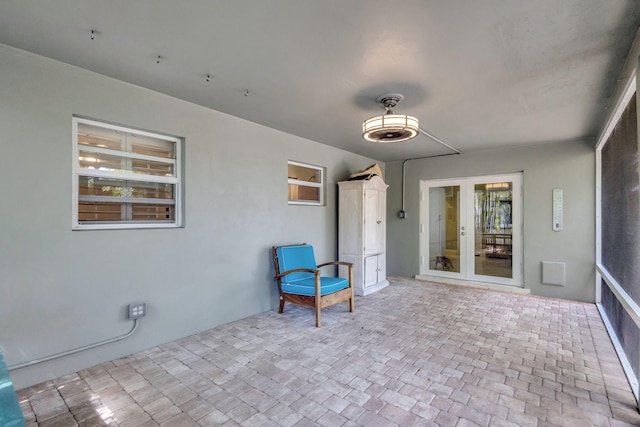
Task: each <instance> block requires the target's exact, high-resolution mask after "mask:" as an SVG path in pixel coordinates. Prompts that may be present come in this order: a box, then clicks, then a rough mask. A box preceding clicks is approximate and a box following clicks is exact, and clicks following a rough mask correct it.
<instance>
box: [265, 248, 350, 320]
mask: <svg viewBox="0 0 640 427" xmlns="http://www.w3.org/2000/svg"><path fill="white" fill-rule="evenodd" d="M273 262H274V264H275V267H276V277H275V280H276V281H277V283H278V290H279V291H280V308H279V310H278V313H282V312H283V311H284V303H285V302H292V303H294V304H300V305H304V306H307V307H313V308H315V311H316V326H317V327H320V314H321V310H322V309H323V308H325V307H328V306H330V305H333V304H337V303H339V302H343V301H349V311H353V309H354V306H353V286H352V282H353V264H351V263H350V262H341V261H332V262H327V263H324V264H320V265H317V264H316V258H315V255H314V253H313V246H309V245H304V244H303V245H291V246H274V247H273ZM326 265H344V266H347V267H348V277H347V278H341V277H328V276H321V275H320V270H319V269H320V267H324V266H326Z"/></svg>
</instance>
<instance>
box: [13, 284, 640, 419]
mask: <svg viewBox="0 0 640 427" xmlns="http://www.w3.org/2000/svg"><path fill="white" fill-rule="evenodd" d="M313 319H314V316H313V313H312V311H311V309H309V308H305V307H299V306H295V305H292V304H287V305H286V306H285V312H284V314H277V313H276V312H275V311H270V312H266V313H262V314H258V315H255V316H251V317H248V318H246V319H243V320H240V321H236V322H233V323H230V324H227V325H223V326H219V327H216V328H213V329H210V330H207V331H204V332H202V333H198V334H196V335H192V336H189V337H186V338H183V339H180V340H178V341H175V342H172V343H169V344H165V345H161V346H158V347H154V348H151V349H149V350H146V351H142V352H139V353H136V354H133V355H131V356H128V357H124V358H121V359H117V360H113V361H111V362H106V363H103V364H100V365H98V366H94V367H92V368H89V369H85V370H82V371H80V372H77V373H74V374H70V375H66V376H64V377H61V378H58V379H55V380H52V381H47V382H45V383H42V384H38V385H35V386H32V387H29V388H26V389H23V390H20V391H18V397H19V400H20V404H21V406H22V410H23V413H24V415H25V419H26V421H27V425H28V426H36V425H38V426H42V427H58V426H65V427H66V426H75V425H80V426H103V425H108V426H171V427H182V426H185V427H186V426H263V427H266V426H330V427H334V426H366V427H376V426H396V425H398V426H436V425H438V426H476V425H479V426H579V427H585V426H591V425H597V426H611V427H616V426H625V425H640V415H638V412H637V410H636V402H635V400H634V397H633V394H632V392H631V389H630V387H629V384H628V382H627V380H626V378H625V376H624V374H623V371H622V368H621V365H620V362H619V361H618V358H617V356H616V354H615V352H614V349H613V346H612V344H611V341H610V339H609V337H608V335H607V333H606V330H605V328H604V325H603V323H602V320H601V319H600V316H599V314H598V311H597V309H596V307H595V305H593V304H586V303H580V302H574V301H566V300H558V299H552V298H544V297H536V296H530V295H523V294H515V293H507V292H496V291H490V290H479V289H474V288H467V287H459V286H452V285H442V284H434V283H429V282H423V281H417V280H413V279H405V278H391V285H390V286H389V287H387V288H385V289H383V290H381V291H379V292H377V293H375V294H372V295H368V296H366V297H358V298H357V299H356V310H355V312H354V313H350V312H349V311H348V307H347V304H346V303H345V304H338V305H335V306H332V307H329V308H327V309H325V310H323V320H322V321H323V323H322V327H321V328H316V327H315V326H314V320H313Z"/></svg>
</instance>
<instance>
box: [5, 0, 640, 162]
mask: <svg viewBox="0 0 640 427" xmlns="http://www.w3.org/2000/svg"><path fill="white" fill-rule="evenodd" d="M639 24H640V2H638V1H635V0H535V1H522V0H448V1H441V0H416V1H392V0H348V1H345V0H322V1H320V0H318V1H312V0H233V1H232V0H189V1H179V0H173V1H171V0H135V1H131V0H109V1H104V0H56V1H44V0H2V1H1V2H0V43H4V44H7V45H10V46H15V47H17V48H20V49H24V50H27V51H30V52H35V53H37V54H40V55H44V56H47V57H50V58H54V59H56V60H59V61H63V62H66V63H69V64H73V65H76V66H78V67H82V68H86V69H88V70H92V71H95V72H98V73H101V74H104V75H107V76H111V77H114V78H116V79H120V80H123V81H126V82H130V83H133V84H136V85H139V86H143V87H146V88H149V89H153V90H155V91H158V92H162V93H165V94H168V95H172V96H175V97H177V98H181V99H184V100H187V101H190V102H193V103H196V104H200V105H203V106H206V107H210V108H212V109H214V110H218V111H222V112H224V113H228V114H231V115H233V116H237V117H241V118H244V119H247V120H250V121H253V122H256V123H260V124H263V125H266V126H269V127H272V128H275V129H279V130H282V131H284V132H288V133H291V134H294V135H298V136H301V137H304V138H308V139H311V140H314V141H318V142H320V143H323V144H327V145H331V146H335V147H339V148H342V149H345V150H348V151H351V152H354V153H359V154H362V155H365V156H369V157H372V158H375V159H377V160H380V161H392V160H400V159H405V158H412V157H421V156H428V155H438V154H444V153H448V152H450V151H449V150H448V149H447V148H445V147H443V146H442V145H440V144H438V143H437V142H434V141H433V140H430V139H429V138H427V137H426V136H424V135H419V136H418V137H417V138H415V139H413V140H411V141H406V142H402V143H397V144H375V143H371V142H365V141H364V140H363V139H362V138H361V123H362V121H363V120H365V119H367V118H369V117H371V116H373V115H378V114H382V113H383V112H384V110H383V109H382V107H381V105H380V104H376V102H375V99H376V97H378V96H379V95H381V94H384V93H389V92H398V93H401V94H403V95H404V97H405V99H404V101H403V102H402V103H401V104H399V105H398V106H397V107H396V108H395V111H396V112H398V113H405V114H410V115H413V116H416V117H417V118H418V119H420V127H421V128H423V129H425V130H427V131H429V132H430V133H432V134H434V135H436V136H438V137H439V138H440V139H442V140H444V141H445V142H446V143H448V144H450V145H452V146H454V147H455V148H457V149H459V150H461V151H463V152H465V151H470V150H478V149H484V148H497V147H502V146H512V145H517V144H532V143H552V142H558V141H566V140H573V139H579V138H589V137H591V138H593V137H594V136H595V135H596V133H597V132H598V131H599V128H600V127H601V125H602V121H603V117H604V113H605V109H606V107H607V105H608V102H609V99H610V97H611V94H612V92H613V89H614V86H615V84H616V79H617V78H618V76H619V73H620V72H621V69H622V65H623V63H624V60H625V58H626V55H627V53H628V51H629V49H630V47H631V43H632V41H633V39H634V37H635V34H636V32H637V29H638V26H639ZM92 29H93V30H94V32H95V37H94V38H93V39H92V38H91V30H92ZM159 56H160V57H161V58H158V57H159ZM207 74H209V75H210V79H209V80H210V81H207V78H206V76H207ZM79 113H81V112H79Z"/></svg>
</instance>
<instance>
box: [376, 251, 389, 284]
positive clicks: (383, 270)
mask: <svg viewBox="0 0 640 427" xmlns="http://www.w3.org/2000/svg"><path fill="white" fill-rule="evenodd" d="M377 258H378V282H382V281H383V280H386V279H387V257H386V255H385V254H380V255H378V256H377Z"/></svg>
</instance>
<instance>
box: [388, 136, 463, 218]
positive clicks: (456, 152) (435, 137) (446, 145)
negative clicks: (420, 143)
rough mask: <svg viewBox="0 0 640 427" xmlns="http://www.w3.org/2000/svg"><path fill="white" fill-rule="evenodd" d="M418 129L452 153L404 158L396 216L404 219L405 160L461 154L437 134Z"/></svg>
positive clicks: (405, 215) (405, 213)
mask: <svg viewBox="0 0 640 427" xmlns="http://www.w3.org/2000/svg"><path fill="white" fill-rule="evenodd" d="M418 130H419V131H420V132H421V133H423V134H424V135H426V136H427V137H428V138H431V139H433V140H434V141H435V142H437V143H438V144H441V145H443V146H445V147H447V148H448V149H449V150H451V151H453V153H447V154H436V155H435V156H424V157H413V158H411V159H405V160H404V161H403V162H402V186H401V188H400V191H401V192H402V208H401V209H400V212H398V218H400V219H405V218H406V217H407V212H406V211H405V210H404V180H405V172H406V164H407V162H408V161H410V160H421V159H431V158H434V157H445V156H455V155H456V154H462V151H460V150H458V149H457V148H455V147H452V146H450V145H449V144H447V143H446V142H444V141H443V140H441V139H440V138H438V137H437V136H435V135H433V134H431V133H429V132H427V131H426V130H424V129H422V128H418Z"/></svg>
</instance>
